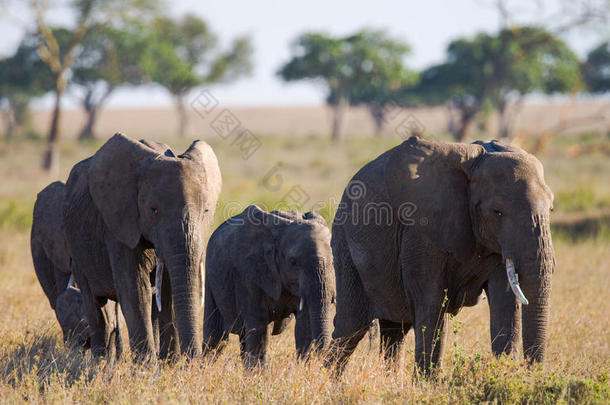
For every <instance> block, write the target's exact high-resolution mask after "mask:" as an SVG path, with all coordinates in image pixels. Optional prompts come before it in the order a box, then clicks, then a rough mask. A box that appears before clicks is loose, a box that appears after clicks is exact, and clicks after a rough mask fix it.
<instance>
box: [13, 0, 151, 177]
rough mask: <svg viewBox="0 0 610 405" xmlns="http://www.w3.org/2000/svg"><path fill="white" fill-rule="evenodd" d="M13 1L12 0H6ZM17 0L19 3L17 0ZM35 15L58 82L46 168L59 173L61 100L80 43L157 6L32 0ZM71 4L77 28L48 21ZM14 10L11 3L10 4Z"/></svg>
mask: <svg viewBox="0 0 610 405" xmlns="http://www.w3.org/2000/svg"><path fill="white" fill-rule="evenodd" d="M2 2H3V3H5V4H6V3H11V0H3V1H2ZM13 2H16V1H15V0H13ZM27 4H28V6H29V8H30V10H31V12H32V14H33V15H34V25H35V31H36V32H37V34H38V37H39V42H38V55H39V56H40V59H41V60H42V61H43V62H44V63H46V64H47V66H48V67H49V69H50V70H51V72H52V74H53V78H54V81H55V86H54V89H53V92H54V95H55V97H54V105H53V113H52V115H51V123H50V125H49V132H48V135H47V150H46V152H45V155H44V159H43V169H44V170H46V171H51V172H53V173H55V172H56V169H57V163H58V157H59V150H58V142H59V138H60V132H59V131H60V121H61V100H62V98H63V95H64V93H65V91H66V88H67V80H68V77H69V75H70V71H71V68H72V65H73V63H74V60H75V57H76V55H77V52H78V50H79V45H80V44H81V42H82V41H83V40H84V38H85V36H86V35H87V33H88V32H90V31H91V30H93V29H95V28H96V27H99V26H101V25H105V24H108V25H113V26H116V25H118V24H121V23H122V22H125V21H129V20H131V21H133V20H134V19H135V18H138V19H146V18H148V17H147V16H148V15H149V14H150V13H152V12H154V11H155V10H156V9H157V6H156V4H157V2H156V0H71V1H69V2H67V3H66V2H60V1H58V0H56V1H47V0H28V2H27ZM57 7H69V8H71V11H73V12H74V13H73V14H74V16H75V21H74V24H73V27H74V29H66V28H55V29H54V28H52V27H51V25H50V24H49V23H48V21H47V20H48V11H49V9H50V8H57ZM6 8H7V9H10V6H7V7H6Z"/></svg>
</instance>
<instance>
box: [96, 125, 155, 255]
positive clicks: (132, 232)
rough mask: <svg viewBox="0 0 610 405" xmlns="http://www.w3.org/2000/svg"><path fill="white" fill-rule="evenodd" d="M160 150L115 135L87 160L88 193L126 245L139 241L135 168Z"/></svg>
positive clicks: (108, 225)
mask: <svg viewBox="0 0 610 405" xmlns="http://www.w3.org/2000/svg"><path fill="white" fill-rule="evenodd" d="M159 155H160V153H159V152H158V151H156V150H154V149H151V148H150V147H148V146H146V144H144V143H141V142H136V141H133V140H131V139H129V138H127V137H126V136H124V135H123V134H119V133H117V134H115V135H114V136H113V137H112V138H110V139H109V140H108V141H107V142H106V143H105V144H104V145H103V146H102V147H101V148H100V149H99V150H98V151H97V152H96V153H95V155H93V157H92V159H91V166H90V168H89V174H88V182H89V193H90V194H91V198H92V199H93V203H94V204H95V206H96V208H97V209H98V210H99V212H100V213H101V214H102V218H103V219H104V223H105V224H106V227H107V228H108V229H109V231H110V232H111V233H112V235H114V236H115V237H116V238H117V239H118V240H120V241H121V242H123V243H124V244H125V245H127V246H129V247H130V248H134V247H135V246H136V245H137V244H138V242H139V241H140V236H141V231H140V228H139V213H138V168H139V167H141V166H142V165H143V164H144V162H145V161H147V160H152V159H154V158H155V157H159Z"/></svg>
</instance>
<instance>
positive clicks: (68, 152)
mask: <svg viewBox="0 0 610 405" xmlns="http://www.w3.org/2000/svg"><path fill="white" fill-rule="evenodd" d="M133 136H134V137H139V136H141V134H133ZM161 140H163V139H161ZM399 141H400V140H399V139H384V140H374V139H371V138H355V139H350V141H349V142H348V143H346V145H344V146H343V147H340V148H338V147H334V146H331V145H330V144H328V143H327V142H326V140H325V139H319V138H314V137H311V138H299V139H287V138H274V137H269V138H264V139H263V147H261V149H260V150H259V151H258V152H257V153H256V154H255V155H254V156H253V157H252V158H250V159H248V160H242V159H241V157H240V154H239V150H237V149H236V148H235V147H232V146H231V145H230V144H229V143H227V142H225V141H222V140H218V139H211V140H210V142H211V143H212V144H213V146H214V148H215V150H216V152H217V154H218V156H219V160H220V164H221V169H222V172H223V177H224V187H223V192H222V195H221V204H220V206H219V209H218V215H217V221H218V222H219V221H221V220H222V219H224V218H225V217H226V216H228V215H230V214H231V213H232V212H231V211H232V210H234V209H237V207H238V206H239V204H242V205H245V204H248V203H250V202H253V201H257V202H259V203H261V204H266V205H268V206H270V207H271V206H273V204H274V203H276V202H277V201H279V200H280V199H281V198H282V197H283V196H285V194H286V193H287V192H288V191H290V190H291V189H292V188H293V187H294V186H297V185H298V186H300V187H301V188H302V189H303V190H305V191H306V193H307V194H308V195H309V197H310V198H309V201H308V202H307V204H308V205H311V204H313V203H314V202H316V201H324V202H328V203H329V204H327V205H323V206H322V211H323V213H324V214H325V216H326V217H327V219H329V218H330V217H332V214H333V206H332V203H333V201H338V198H339V197H340V194H341V192H342V190H343V187H344V185H345V184H346V182H347V180H348V179H349V177H350V176H351V175H352V174H353V173H354V171H355V170H356V169H357V168H359V167H360V166H362V164H364V163H365V162H366V161H368V160H370V159H372V158H374V157H375V156H377V155H378V154H379V153H380V152H382V151H383V150H385V149H387V148H388V147H390V146H391V145H393V144H396V143H398V142H399ZM574 142H577V140H575V141H574ZM168 143H169V144H171V145H172V146H175V149H176V150H179V151H182V150H184V148H186V146H187V144H188V143H189V142H188V141H186V140H185V141H181V142H180V141H178V142H177V141H176V140H173V139H170V140H169V142H168ZM97 146H98V144H90V145H75V144H65V145H64V146H63V152H64V154H63V156H64V160H63V161H62V167H61V176H62V179H64V180H65V178H66V177H67V173H68V171H69V168H70V166H71V165H72V164H73V163H74V162H76V161H78V160H79V159H81V158H83V157H85V156H87V155H88V154H90V153H92V151H94V150H95V148H96V147H97ZM178 146H179V147H178ZM41 150H42V146H41V145H39V144H37V143H32V142H20V143H15V144H9V145H6V144H4V145H0V178H2V183H1V184H0V297H2V299H0V398H1V400H2V402H23V401H31V402H44V403H49V402H95V403H107V402H119V403H140V402H149V403H153V402H154V403H157V402H162V403H169V402H206V403H207V402H212V403H234V402H244V403H253V402H257V403H267V402H276V403H328V402H340V403H362V402H364V403H380V402H390V403H404V402H429V403H451V404H453V403H473V402H484V401H490V402H496V403H515V402H517V403H556V402H565V403H579V404H580V403H608V402H610V388H609V382H608V373H609V367H608V364H610V347H609V343H610V341H609V334H608V331H609V330H610V320H609V316H608V314H609V313H610V300H608V299H607V295H608V294H607V292H608V291H609V290H610V278H609V275H610V269H609V266H610V265H609V263H610V250H609V249H608V242H609V241H610V238H608V235H607V234H606V233H603V232H602V233H599V234H597V235H593V236H591V235H587V236H586V237H583V238H581V240H580V241H579V242H577V243H573V242H572V239H571V238H567V237H563V236H561V237H559V238H556V240H555V244H556V252H557V261H558V267H557V270H556V274H555V276H554V279H553V294H552V314H551V323H550V332H551V333H550V342H549V351H548V357H547V360H546V362H545V363H544V364H543V365H536V366H534V367H530V368H528V367H526V366H525V365H524V364H523V363H522V362H515V361H511V360H509V359H507V358H500V359H496V358H494V357H493V356H492V355H491V350H490V343H489V319H488V318H489V315H488V311H487V306H486V303H485V302H483V303H482V304H479V305H478V306H475V307H472V308H466V309H464V310H463V311H462V312H461V313H460V314H459V315H458V316H457V317H455V318H454V319H452V320H451V322H450V326H449V327H450V329H449V333H448V338H447V343H446V351H445V354H444V358H443V366H442V369H441V372H440V374H439V376H438V378H437V379H436V380H434V381H415V380H414V379H413V378H412V370H413V350H414V348H413V346H414V345H413V333H412V332H410V333H409V335H408V337H407V344H406V348H405V352H404V358H403V360H402V361H401V362H400V363H399V364H398V365H397V366H396V367H395V368H392V367H388V366H387V365H385V364H384V363H383V362H382V361H381V360H380V358H379V355H378V353H377V348H376V347H373V348H371V347H370V345H369V341H368V339H363V341H362V342H361V344H360V345H359V347H358V349H357V351H356V353H355V354H354V356H352V358H351V359H350V362H349V365H348V367H347V369H346V372H345V374H344V375H343V377H342V378H341V379H339V380H335V379H334V378H333V376H332V374H331V373H330V372H329V371H328V370H326V369H324V367H323V366H322V361H321V359H318V358H314V359H312V360H311V361H310V362H307V363H305V362H298V361H297V360H296V359H295V350H294V337H293V333H292V331H291V330H290V328H289V330H288V331H287V332H285V333H284V334H283V335H280V336H276V337H272V339H271V344H270V348H269V364H268V366H267V368H266V369H264V370H256V371H249V372H248V371H244V370H243V368H242V366H241V362H240V359H239V354H238V344H237V342H236V339H235V338H232V339H231V342H230V345H229V347H228V350H226V351H225V352H224V353H223V354H222V355H221V356H220V358H219V359H218V360H217V361H216V362H214V363H210V362H208V361H205V360H202V359H195V360H193V361H190V362H188V361H185V360H181V361H178V362H177V363H175V364H160V365H157V366H154V365H136V364H134V363H133V362H131V360H130V358H129V353H125V354H124V356H123V358H122V359H120V360H119V361H118V362H117V363H115V364H108V363H107V362H106V361H105V360H97V359H92V358H91V357H90V356H89V355H88V354H82V353H80V352H78V351H73V350H70V349H68V348H65V347H64V346H63V343H62V341H61V331H60V329H59V327H58V325H57V322H56V321H55V318H54V314H53V312H52V311H51V309H50V307H49V305H48V302H47V300H46V297H45V296H44V294H43V292H42V290H41V288H40V287H39V285H38V282H37V280H36V277H35V275H34V271H33V268H32V264H31V258H30V253H29V225H30V215H31V208H32V206H33V201H34V199H35V196H36V192H37V191H38V190H40V189H41V188H42V187H43V186H44V185H46V184H47V183H49V182H50V181H52V180H55V179H50V178H45V177H44V176H42V175H41V174H40V172H39V170H38V164H39V157H40V151H41ZM562 150H563V149H557V150H551V151H550V152H549V155H547V156H542V157H541V159H542V160H543V162H544V163H545V167H546V173H547V174H546V175H547V180H548V182H549V184H550V185H551V186H552V187H553V189H555V190H556V191H557V190H564V194H565V195H564V194H561V193H557V198H558V201H557V202H556V206H557V212H556V213H554V214H553V215H554V217H555V219H556V220H558V221H559V220H561V219H562V216H563V215H572V214H574V212H576V213H578V214H580V215H583V216H586V215H588V213H589V212H590V211H592V210H604V209H607V208H608V205H610V204H607V201H610V198H608V197H609V196H610V189H609V188H610V186H609V185H608V184H607V178H608V174H610V162H609V161H608V159H607V157H606V156H604V155H599V154H593V155H589V156H586V157H584V158H582V159H581V157H578V158H569V157H568V155H567V154H565V153H564V152H563V151H562ZM279 162H281V163H282V164H281V165H280V169H279V172H278V173H280V174H281V176H282V179H283V183H282V184H280V185H279V186H278V187H273V188H271V189H270V188H269V187H267V188H266V187H265V186H264V185H263V183H264V177H265V174H266V173H268V172H269V170H270V169H271V168H273V167H275V166H276V164H277V163H279ZM583 187H585V188H588V189H590V190H593V192H592V195H591V193H589V192H587V193H585V194H586V195H585V196H584V197H582V198H581V197H573V196H572V197H570V196H571V195H572V194H575V195H579V194H580V193H581V192H580V191H579V190H580V189H582V188H583ZM570 193H572V194H570ZM566 196H567V197H566ZM579 198H581V199H582V201H584V202H577V203H575V202H574V201H579ZM569 199H572V200H574V201H572V202H570V203H568V201H570V200H569ZM562 200H564V202H563V203H562ZM591 201H592V202H591ZM235 203H237V204H235ZM567 207H569V208H567ZM574 207H577V208H574ZM569 229H570V228H568V231H567V232H570V230H569Z"/></svg>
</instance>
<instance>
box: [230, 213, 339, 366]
mask: <svg viewBox="0 0 610 405" xmlns="http://www.w3.org/2000/svg"><path fill="white" fill-rule="evenodd" d="M244 214H245V215H244V219H245V227H246V228H247V230H246V231H245V232H244V233H243V236H242V237H245V239H244V240H249V241H253V242H255V243H252V244H251V245H250V246H244V249H246V253H245V254H244V252H243V251H242V252H236V256H239V257H235V258H234V260H237V261H240V260H247V261H249V262H251V263H252V262H254V261H256V262H257V263H258V264H259V265H258V266H254V267H253V265H252V264H251V265H250V266H247V265H240V266H238V267H239V268H240V269H243V270H250V269H251V270H252V271H248V277H250V278H252V279H253V281H254V282H255V283H256V284H258V285H259V286H260V287H261V288H262V289H263V290H264V291H265V293H266V294H267V295H269V296H270V297H271V298H273V299H274V300H278V299H279V298H280V295H281V293H282V289H284V290H287V291H288V292H289V293H290V294H292V295H293V296H296V297H299V304H298V312H297V316H296V327H295V339H296V346H297V352H298V354H299V355H304V354H305V353H306V352H307V351H308V349H309V348H310V347H314V348H316V349H318V348H322V347H325V346H327V345H328V343H329V341H330V333H331V317H332V313H331V309H332V304H333V302H334V299H335V285H334V271H333V260H332V251H331V248H330V231H329V230H328V227H327V226H326V222H325V221H324V219H323V218H322V217H320V216H319V215H318V214H315V213H312V212H308V213H306V214H302V215H301V214H299V213H296V212H293V211H273V212H271V213H267V212H265V211H262V210H261V209H260V208H258V207H257V206H254V205H252V206H250V207H248V208H247V209H246V210H245V212H244ZM261 256H262V257H261ZM253 259H254V260H253ZM244 264H246V263H244Z"/></svg>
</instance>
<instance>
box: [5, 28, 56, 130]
mask: <svg viewBox="0 0 610 405" xmlns="http://www.w3.org/2000/svg"><path fill="white" fill-rule="evenodd" d="M37 46H38V44H37V41H36V38H35V37H34V36H33V35H26V36H25V37H24V38H23V40H22V41H21V43H20V44H19V46H18V48H17V50H16V51H15V54H14V55H13V56H10V57H7V58H4V59H1V60H0V104H1V103H2V102H4V104H5V108H6V110H7V112H8V116H9V122H7V127H9V128H7V136H9V137H10V136H11V135H12V133H8V132H11V131H14V130H16V129H17V130H18V129H21V128H23V129H24V130H26V131H29V130H30V128H29V126H30V122H29V121H30V113H29V104H30V100H31V99H32V98H35V97H39V96H41V95H43V94H44V93H46V92H48V91H50V90H51V89H53V85H54V80H53V75H52V74H51V71H50V70H49V68H48V66H47V65H46V64H45V63H44V62H42V61H41V60H40V57H39V56H38V53H37Z"/></svg>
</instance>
